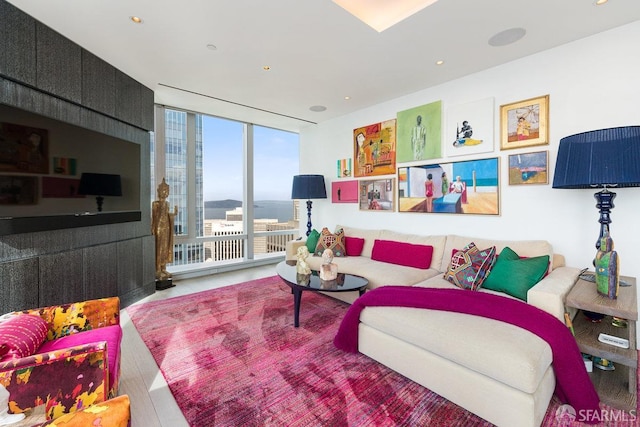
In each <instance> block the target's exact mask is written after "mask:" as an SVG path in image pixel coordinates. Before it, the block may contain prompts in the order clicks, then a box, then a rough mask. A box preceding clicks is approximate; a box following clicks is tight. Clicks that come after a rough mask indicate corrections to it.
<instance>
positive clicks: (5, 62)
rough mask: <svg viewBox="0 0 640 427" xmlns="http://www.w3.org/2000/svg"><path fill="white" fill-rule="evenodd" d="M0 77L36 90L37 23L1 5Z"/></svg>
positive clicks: (17, 10)
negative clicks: (2, 75)
mask: <svg viewBox="0 0 640 427" xmlns="http://www.w3.org/2000/svg"><path fill="white" fill-rule="evenodd" d="M0 17H1V18H0V21H1V22H0V74H4V75H5V76H9V77H12V78H15V79H17V80H20V81H22V82H25V83H26V84H29V85H32V86H35V84H36V21H35V19H33V18H32V17H30V16H29V15H26V14H24V13H23V12H21V11H20V10H19V9H17V8H16V7H15V6H13V5H12V4H9V3H7V2H5V1H0Z"/></svg>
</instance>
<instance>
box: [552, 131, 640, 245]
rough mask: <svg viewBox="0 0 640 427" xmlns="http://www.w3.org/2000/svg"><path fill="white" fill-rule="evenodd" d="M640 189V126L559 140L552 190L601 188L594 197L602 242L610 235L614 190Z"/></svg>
mask: <svg viewBox="0 0 640 427" xmlns="http://www.w3.org/2000/svg"><path fill="white" fill-rule="evenodd" d="M638 186H640V126H625V127H617V128H609V129H600V130H594V131H589V132H583V133H579V134H576V135H571V136H567V137H564V138H562V139H561V140H560V147H559V148H558V157H557V160H556V169H555V173H554V176H553V188H569V189H576V188H601V189H602V190H601V191H599V192H597V193H596V194H595V198H596V201H597V203H596V207H597V208H599V209H600V219H599V222H600V235H599V237H598V241H597V243H596V247H599V245H600V238H602V236H603V235H604V234H605V233H606V234H608V233H609V224H610V223H611V219H610V217H609V213H610V211H611V209H612V208H613V207H614V205H613V199H614V198H615V196H616V193H614V192H611V191H609V190H608V189H609V188H615V187H618V188H620V187H638Z"/></svg>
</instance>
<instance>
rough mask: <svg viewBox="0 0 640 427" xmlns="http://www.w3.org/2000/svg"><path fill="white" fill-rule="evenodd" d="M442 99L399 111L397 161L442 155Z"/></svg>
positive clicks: (409, 160) (424, 158)
mask: <svg viewBox="0 0 640 427" xmlns="http://www.w3.org/2000/svg"><path fill="white" fill-rule="evenodd" d="M441 127H442V101H436V102H432V103H430V104H426V105H422V106H420V107H415V108H411V109H409V110H404V111H400V112H398V119H397V140H396V145H397V148H396V149H397V158H396V161H397V162H411V161H414V160H428V159H438V158H440V157H442V154H441V151H442V138H441Z"/></svg>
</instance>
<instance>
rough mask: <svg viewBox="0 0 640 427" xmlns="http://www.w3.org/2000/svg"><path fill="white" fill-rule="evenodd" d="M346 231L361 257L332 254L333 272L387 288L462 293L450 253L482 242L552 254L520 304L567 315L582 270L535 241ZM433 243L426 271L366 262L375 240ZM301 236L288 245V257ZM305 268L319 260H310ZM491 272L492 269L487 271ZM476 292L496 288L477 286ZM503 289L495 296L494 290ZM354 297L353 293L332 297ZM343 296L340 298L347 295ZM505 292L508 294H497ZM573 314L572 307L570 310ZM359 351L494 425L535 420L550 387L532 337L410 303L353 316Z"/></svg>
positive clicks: (545, 355)
mask: <svg viewBox="0 0 640 427" xmlns="http://www.w3.org/2000/svg"><path fill="white" fill-rule="evenodd" d="M338 228H342V229H343V230H344V235H345V236H347V237H356V238H360V239H364V247H363V250H362V253H361V255H360V256H346V257H336V258H334V260H333V262H334V263H336V264H338V271H339V272H342V273H349V274H356V275H359V276H363V277H365V278H367V279H368V280H369V288H370V289H374V288H377V287H380V286H385V285H403V286H420V287H431V288H451V289H459V290H460V292H471V291H468V290H463V289H460V288H458V287H456V286H455V285H453V284H452V283H450V282H449V281H447V280H446V279H444V278H443V275H444V272H445V271H446V270H447V268H448V266H449V263H450V260H451V256H452V253H453V250H454V249H455V250H460V249H462V248H464V247H465V246H466V245H467V244H468V243H470V242H474V243H475V244H476V246H477V247H479V248H486V247H490V246H495V247H496V253H500V251H501V250H502V249H503V248H504V247H507V246H508V247H510V248H511V249H512V250H514V251H515V252H517V254H518V255H520V256H522V257H537V256H540V255H549V257H550V260H552V262H551V263H550V264H551V265H550V266H549V270H550V271H549V273H548V274H547V275H546V276H545V277H544V278H543V279H542V280H541V281H540V282H538V283H537V284H536V285H535V286H533V287H532V288H531V289H529V291H528V292H527V303H529V304H531V305H534V306H536V307H538V308H540V309H542V310H544V311H546V312H548V313H550V314H552V315H553V316H555V317H556V318H557V319H558V321H562V322H563V321H564V313H565V306H564V298H565V295H566V294H567V293H568V292H569V290H570V289H571V287H572V286H573V284H574V283H575V282H576V280H577V277H578V275H579V274H580V269H579V268H571V267H566V266H565V265H564V257H562V256H560V255H558V254H554V253H553V248H552V247H551V245H550V244H549V243H548V242H546V241H542V240H528V241H525V240H521V241H518V240H513V241H505V240H489V239H479V238H474V237H465V236H459V235H431V236H427V235H410V234H403V233H397V232H393V231H389V230H368V229H362V228H353V227H347V226H340V227H338ZM377 239H378V240H387V241H394V242H405V243H411V244H417V245H430V246H433V257H432V261H431V265H430V266H429V268H414V267H407V266H402V265H396V264H390V263H387V262H381V261H375V260H372V259H371V254H372V251H373V247H374V243H375V241H376V240H377ZM302 244H304V241H292V242H289V244H288V247H287V258H288V259H295V253H296V251H297V248H298V247H299V246H300V245H302ZM307 262H308V263H309V265H310V266H311V268H312V269H314V270H317V269H319V267H320V265H321V264H322V258H321V257H318V256H313V257H309V258H308V259H307ZM489 274H490V273H489ZM478 292H490V293H498V292H495V291H492V290H487V289H483V288H480V289H479V291H478ZM499 294H500V293H499ZM329 295H330V296H332V297H336V296H339V297H342V298H341V299H345V300H346V301H347V302H353V301H354V300H355V298H357V297H358V295H357V293H355V292H354V295H349V294H348V293H332V294H329ZM345 295H347V297H346V298H344V296H345ZM503 295H505V296H507V295H506V294H503ZM573 314H574V313H571V315H572V316H573ZM358 351H360V352H361V353H363V354H365V355H367V356H369V357H371V358H373V359H375V360H377V361H378V362H380V363H382V364H384V365H386V366H388V367H390V368H391V369H393V370H395V371H397V372H399V373H401V374H402V375H404V376H406V377H408V378H410V379H412V380H413V381H415V382H417V383H419V384H421V385H423V386H425V387H427V388H429V389H430V390H432V391H434V392H436V393H438V394H440V395H441V396H443V397H445V398H447V399H449V400H450V401H452V402H454V403H456V404H458V405H460V406H462V407H464V408H466V409H467V410H469V411H471V412H473V413H475V414H477V415H478V416H480V417H482V418H484V419H486V420H488V421H490V422H492V423H494V424H496V425H498V426H510V427H511V426H539V425H540V424H541V422H542V420H543V418H544V415H545V412H546V409H547V407H548V405H549V401H550V400H551V397H552V395H553V392H554V388H555V384H556V381H555V375H554V372H553V369H552V362H553V360H552V353H551V349H550V347H549V345H548V344H547V343H546V342H545V341H544V340H543V339H541V338H539V337H538V336H537V335H534V334H533V333H531V332H529V331H527V330H524V329H521V328H519V327H516V326H513V325H510V324H507V323H503V322H499V321H496V320H492V319H488V318H484V317H478V316H472V315H466V314H461V313H453V312H448V311H438V310H429V309H422V308H410V307H367V308H365V309H364V310H363V311H362V313H361V315H360V325H359V338H358Z"/></svg>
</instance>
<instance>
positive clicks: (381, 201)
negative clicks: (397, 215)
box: [358, 178, 395, 212]
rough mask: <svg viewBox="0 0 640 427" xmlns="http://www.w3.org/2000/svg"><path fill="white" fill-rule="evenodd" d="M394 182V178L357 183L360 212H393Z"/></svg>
mask: <svg viewBox="0 0 640 427" xmlns="http://www.w3.org/2000/svg"><path fill="white" fill-rule="evenodd" d="M394 182H395V179H394V178H391V179H379V180H376V181H358V183H359V186H360V210H362V211H387V212H393V211H394V210H395V203H394V202H395V198H394V193H393V192H394V188H393V187H394Z"/></svg>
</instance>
